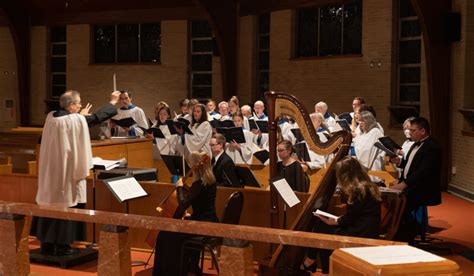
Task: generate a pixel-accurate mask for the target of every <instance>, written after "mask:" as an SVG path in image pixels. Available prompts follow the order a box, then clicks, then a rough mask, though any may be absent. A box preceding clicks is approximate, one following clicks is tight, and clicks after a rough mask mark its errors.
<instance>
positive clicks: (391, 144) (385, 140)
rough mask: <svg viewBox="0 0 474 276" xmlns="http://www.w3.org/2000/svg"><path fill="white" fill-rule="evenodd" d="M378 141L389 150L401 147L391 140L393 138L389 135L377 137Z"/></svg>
mask: <svg viewBox="0 0 474 276" xmlns="http://www.w3.org/2000/svg"><path fill="white" fill-rule="evenodd" d="M379 141H380V143H382V144H383V145H384V146H385V147H386V148H388V149H389V150H391V151H393V152H395V151H397V150H400V149H402V147H401V146H399V145H398V144H397V142H395V141H393V139H392V138H390V137H388V136H384V137H380V138H379Z"/></svg>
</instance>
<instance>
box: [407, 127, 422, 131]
mask: <svg viewBox="0 0 474 276" xmlns="http://www.w3.org/2000/svg"><path fill="white" fill-rule="evenodd" d="M408 130H409V131H410V132H417V131H418V130H420V129H419V128H409V129H408Z"/></svg>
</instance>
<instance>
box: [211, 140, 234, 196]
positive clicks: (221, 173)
mask: <svg viewBox="0 0 474 276" xmlns="http://www.w3.org/2000/svg"><path fill="white" fill-rule="evenodd" d="M209 146H210V147H211V150H212V161H211V164H212V172H213V173H214V176H215V177H216V185H217V186H227V187H239V186H240V180H239V178H238V177H237V173H236V171H235V164H234V161H232V159H231V158H230V157H229V155H227V153H225V150H224V149H225V137H224V135H222V134H220V133H216V134H214V136H212V138H211V141H210V143H209Z"/></svg>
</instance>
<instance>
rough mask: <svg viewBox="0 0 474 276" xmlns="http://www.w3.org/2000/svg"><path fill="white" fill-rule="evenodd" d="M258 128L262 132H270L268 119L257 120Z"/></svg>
mask: <svg viewBox="0 0 474 276" xmlns="http://www.w3.org/2000/svg"><path fill="white" fill-rule="evenodd" d="M255 123H256V124H257V126H258V129H259V130H260V132H261V133H268V121H267V120H255Z"/></svg>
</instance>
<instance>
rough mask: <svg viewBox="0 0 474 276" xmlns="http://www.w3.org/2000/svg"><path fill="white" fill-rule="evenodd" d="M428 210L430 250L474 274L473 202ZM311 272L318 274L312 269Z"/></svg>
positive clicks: (38, 270) (447, 202) (93, 270)
mask: <svg viewBox="0 0 474 276" xmlns="http://www.w3.org/2000/svg"><path fill="white" fill-rule="evenodd" d="M428 213H429V225H430V229H429V232H430V233H431V236H432V237H436V238H439V239H441V241H435V242H434V243H433V244H434V246H432V248H434V249H435V250H432V252H433V253H435V254H437V255H440V256H443V257H445V258H447V259H451V260H453V261H455V262H457V263H458V264H459V266H460V267H461V270H462V271H463V275H474V262H473V261H470V260H468V259H467V258H465V257H463V255H465V254H471V256H472V255H473V253H474V230H473V229H474V220H473V214H474V204H473V203H470V202H468V201H466V200H463V199H460V198H458V197H456V196H453V195H451V194H448V193H443V204H442V205H440V206H435V207H430V208H429V210H428ZM37 247H38V242H37V241H36V240H31V242H30V249H34V248H37ZM149 255H150V253H149V252H143V251H132V260H133V261H146V260H147V258H148V256H149ZM152 265H153V258H152V259H151V261H150V266H149V267H147V268H144V267H143V266H136V267H133V268H132V273H133V275H151V270H152V268H151V266H152ZM204 266H205V273H206V275H215V274H217V273H216V271H215V270H213V269H212V268H210V262H208V261H206V262H205V265H204ZM95 274H97V262H95V261H94V262H89V263H87V264H84V265H81V266H77V267H72V268H69V269H67V270H66V269H60V268H57V267H50V266H45V265H39V264H31V275H68V276H76V275H77V276H79V275H95ZM313 275H320V273H318V272H317V273H314V274H313Z"/></svg>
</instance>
